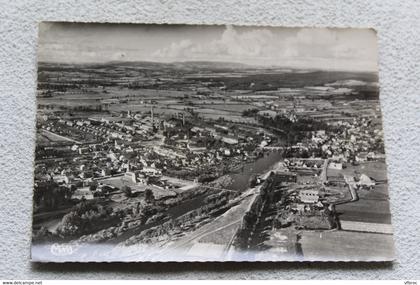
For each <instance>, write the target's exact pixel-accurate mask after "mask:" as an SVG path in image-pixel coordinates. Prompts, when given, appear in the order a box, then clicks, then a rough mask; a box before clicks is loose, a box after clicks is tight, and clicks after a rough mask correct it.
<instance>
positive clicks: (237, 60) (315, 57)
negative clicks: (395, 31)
mask: <svg viewBox="0 0 420 285" xmlns="http://www.w3.org/2000/svg"><path fill="white" fill-rule="evenodd" d="M36 96H37V114H36V146H35V164H34V194H33V228H32V230H33V233H32V248H31V257H32V261H38V262H66V261H77V262H89V261H97V262H103V261H105V262H106V261H391V260H394V245H393V230H392V225H391V214H390V207H389V195H388V180H387V171H386V162H385V148H384V134H383V128H382V115H381V109H380V102H379V97H380V96H379V80H378V47H377V35H376V32H375V31H374V30H372V29H351V28H346V29H338V28H310V27H308V28H285V27H256V26H230V25H228V26H221V25H220V26H204V25H201V26H200V25H157V24H153V25H152V24H147V25H146V24H107V23H102V24H100V23H61V22H45V23H41V24H40V25H39V42H38V82H37V95H36Z"/></svg>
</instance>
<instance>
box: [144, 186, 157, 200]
mask: <svg viewBox="0 0 420 285" xmlns="http://www.w3.org/2000/svg"><path fill="white" fill-rule="evenodd" d="M144 200H145V201H146V202H147V203H152V202H154V201H155V195H154V194H153V191H152V190H151V189H149V188H147V189H146V190H145V191H144Z"/></svg>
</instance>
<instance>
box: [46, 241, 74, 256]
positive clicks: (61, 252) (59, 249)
mask: <svg viewBox="0 0 420 285" xmlns="http://www.w3.org/2000/svg"><path fill="white" fill-rule="evenodd" d="M76 249H77V248H76V247H75V246H74V245H71V244H58V243H54V244H53V245H51V249H50V251H51V253H52V254H53V255H55V256H66V255H72V254H73V253H75V252H76Z"/></svg>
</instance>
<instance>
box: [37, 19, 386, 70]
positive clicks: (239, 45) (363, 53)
mask: <svg viewBox="0 0 420 285" xmlns="http://www.w3.org/2000/svg"><path fill="white" fill-rule="evenodd" d="M377 54H378V52H377V38H376V32H375V31H374V30H373V29H350V28H349V29H338V28H284V27H248V26H230V25H228V26H221V25H219V26H199V25H150V24H147V25H146V24H99V23H59V22H44V23H41V24H40V26H39V40H38V60H39V61H40V62H60V63H102V62H108V61H116V60H118V61H156V62H177V61H223V62H238V63H243V64H247V65H253V66H266V67H267V66H276V67H291V68H311V69H312V68H315V69H330V70H349V71H377V62H378V55H377Z"/></svg>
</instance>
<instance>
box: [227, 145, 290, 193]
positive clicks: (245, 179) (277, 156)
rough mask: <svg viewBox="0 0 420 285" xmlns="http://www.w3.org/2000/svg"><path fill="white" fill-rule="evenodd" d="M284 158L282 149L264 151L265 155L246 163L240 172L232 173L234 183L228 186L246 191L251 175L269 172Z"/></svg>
mask: <svg viewBox="0 0 420 285" xmlns="http://www.w3.org/2000/svg"><path fill="white" fill-rule="evenodd" d="M282 158H283V153H282V152H281V151H272V152H266V153H264V156H263V157H260V158H258V159H257V160H256V161H253V162H249V163H247V164H245V165H244V166H243V167H242V168H241V169H240V170H239V171H238V172H236V173H232V174H230V177H231V178H232V183H231V184H230V185H229V186H228V188H229V189H232V190H237V191H240V192H242V191H245V190H246V189H248V187H249V178H250V177H251V175H253V174H256V175H259V174H263V173H264V172H267V171H268V170H269V169H270V168H271V167H273V166H274V165H275V164H276V163H277V162H279V161H280V160H281V159H282Z"/></svg>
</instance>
